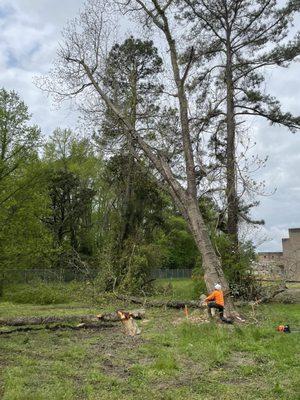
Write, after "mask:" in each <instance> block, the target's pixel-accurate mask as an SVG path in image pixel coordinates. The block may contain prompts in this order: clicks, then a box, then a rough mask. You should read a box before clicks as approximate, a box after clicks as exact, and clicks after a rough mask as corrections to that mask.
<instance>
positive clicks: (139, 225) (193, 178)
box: [3, 0, 300, 308]
mask: <svg viewBox="0 0 300 400" xmlns="http://www.w3.org/2000/svg"><path fill="white" fill-rule="evenodd" d="M299 8H300V6H299V2H298V1H292V0H290V1H286V2H285V4H281V3H280V2H279V1H277V0H259V1H255V2H249V1H239V0H215V1H212V2H209V3H208V2H206V1H204V0H195V1H188V0H186V1H179V2H172V1H166V2H164V1H157V0H149V1H143V0H131V1H130V2H126V3H124V4H123V3H122V2H112V3H110V2H104V1H101V0H89V1H87V3H86V5H85V7H84V8H83V10H82V11H81V12H80V13H79V15H78V17H77V18H76V19H75V20H74V21H73V22H72V23H70V24H69V25H68V26H67V27H66V29H65V30H64V33H63V43H62V45H61V46H60V49H59V51H58V54H57V60H56V63H55V65H54V68H53V69H52V71H51V72H50V75H49V76H48V77H44V78H41V80H40V81H39V82H38V84H39V86H40V87H41V88H42V89H44V90H46V91H48V92H50V93H51V94H53V95H54V97H55V99H56V100H58V101H59V100H63V99H66V98H74V97H76V98H77V103H78V104H79V108H80V111H81V112H82V115H83V116H84V117H85V119H86V121H88V123H89V125H90V126H92V129H93V137H94V143H92V142H91V141H90V140H86V139H84V135H83V136H82V137H76V136H75V135H74V134H72V133H71V132H69V131H61V130H57V131H56V132H55V133H54V134H53V136H52V137H51V138H49V139H48V140H47V143H46V144H45V145H44V149H43V151H42V152H38V150H37V148H35V147H34V146H31V145H30V137H29V136H28V135H27V136H28V138H27V137H26V138H27V139H26V140H27V141H28V145H26V146H25V147H24V151H25V150H26V154H25V153H24V157H23V161H22V162H18V163H17V164H16V167H15V168H14V167H12V169H9V168H8V170H7V171H8V172H7V173H6V175H5V173H4V178H3V185H4V184H5V181H7V183H8V186H9V188H10V189H11V185H9V178H8V177H9V176H10V177H11V178H14V179H13V182H14V184H15V182H17V180H16V176H17V174H18V172H19V173H20V172H21V170H22V171H23V174H20V175H22V177H23V179H25V178H24V177H25V176H26V174H29V172H28V171H30V168H29V166H30V165H31V162H28V160H29V159H30V157H32V158H33V159H34V160H35V162H36V163H37V165H36V166H35V167H34V168H33V173H34V171H35V172H36V171H37V166H38V170H39V171H40V178H39V179H37V178H36V179H33V178H32V177H31V176H30V175H28V176H27V179H28V181H29V182H30V185H27V186H26V184H25V183H24V184H23V186H22V184H21V182H20V183H19V185H20V188H21V187H24V186H25V187H26V190H32V199H31V202H30V204H33V196H34V195H36V190H35V189H34V188H33V186H34V182H35V181H36V180H37V181H38V183H37V188H38V193H39V197H40V200H41V204H42V205H43V207H44V208H42V210H41V211H43V212H42V214H43V215H39V229H40V230H41V231H40V235H39V238H40V237H43V238H44V240H45V243H44V245H43V246H41V250H40V253H39V256H42V253H43V251H45V249H47V251H46V253H47V255H48V260H47V262H48V263H49V265H51V266H52V267H63V266H66V265H71V266H73V267H76V266H78V265H77V264H78V263H79V264H80V263H84V262H87V263H88V264H89V265H96V266H98V267H99V268H102V275H103V277H104V278H103V281H104V282H105V285H104V286H105V287H106V288H112V287H115V286H116V285H118V286H124V287H138V288H142V287H143V285H145V283H146V282H147V279H148V278H147V277H149V271H150V270H151V268H152V267H153V266H154V265H155V267H158V266H167V265H170V266H177V265H179V264H180V267H185V266H187V265H191V266H195V265H197V264H198V265H199V266H201V268H202V272H201V273H202V274H204V278H205V282H206V285H207V287H208V289H211V288H212V287H213V285H214V283H215V282H216V281H218V282H221V283H222V285H223V288H224V289H225V291H229V286H228V279H229V285H231V286H232V285H233V284H235V283H238V284H239V285H241V282H242V281H243V282H244V283H245V282H246V286H247V284H248V282H247V279H248V278H249V276H250V275H249V273H248V271H249V270H250V269H251V268H250V267H251V265H250V264H251V260H252V259H253V248H252V246H251V245H249V244H248V243H243V242H242V241H241V237H240V235H239V232H240V227H241V226H242V223H248V224H257V223H262V221H252V220H251V216H250V210H251V208H252V207H253V206H255V205H256V204H257V198H256V194H257V191H258V189H259V183H257V182H255V181H254V180H253V179H252V178H251V174H250V170H249V159H248V156H247V151H248V150H249V147H250V146H251V132H250V134H249V131H248V126H247V121H246V118H247V117H249V116H258V117H263V118H266V119H267V120H269V121H270V122H271V124H280V125H283V126H285V127H287V128H289V129H290V130H291V131H295V130H297V129H298V128H299V126H300V121H299V118H298V117H294V116H293V115H291V114H290V113H289V112H286V111H282V109H281V106H280V103H279V102H278V101H277V99H275V98H274V97H272V96H270V95H268V94H267V93H266V92H265V90H263V88H262V86H263V82H264V68H266V67H268V66H284V67H287V66H288V65H289V64H290V63H291V62H293V61H294V60H295V59H296V58H297V56H298V55H299V51H300V45H299V43H300V40H299V34H296V35H294V36H291V35H290V28H291V26H292V23H293V19H294V17H295V15H296V13H297V12H298V11H299ZM122 13H123V14H124V13H125V14H126V15H127V14H129V15H130V16H132V17H133V18H134V21H135V23H137V24H138V25H139V26H143V28H144V29H145V30H148V29H150V30H151V31H152V32H155V33H157V34H158V35H159V41H158V42H157V46H158V47H156V46H155V44H154V42H153V41H149V40H147V39H145V38H143V39H140V38H134V37H131V36H130V37H127V38H126V39H125V40H123V41H122V42H120V43H116V39H115V36H114V35H112V32H113V29H112V28H113V26H114V23H115V16H116V15H118V16H119V17H120V16H121V15H122ZM154 38H156V36H155V35H154ZM162 48H165V49H166V50H167V57H166V55H165V54H162ZM23 108H24V106H23ZM25 108H26V107H25ZM26 112H27V111H26ZM25 117H26V118H25V123H28V119H29V116H28V113H27V114H26V116H25ZM28 129H29V128H28ZM3 132H5V128H4V130H3ZM5 135H6V134H4V135H3V138H4V142H3V143H5ZM31 136H32V135H31ZM35 143H36V144H37V141H36V142H35ZM4 149H5V145H4ZM13 154H14V153H13ZM22 154H23V153H22V152H21V153H20V156H21V155H22ZM29 154H30V157H29ZM251 160H253V158H251ZM251 162H253V161H251ZM254 162H257V163H258V165H259V164H260V163H261V161H260V160H259V159H258V158H254ZM4 163H5V162H4ZM41 182H44V184H41ZM29 188H30V189H29ZM17 193H18V195H21V193H24V191H22V190H21V189H20V190H16V193H14V194H12V195H9V194H4V200H3V201H4V203H5V202H7V201H9V200H11V201H13V199H15V196H16V194H17ZM28 196H29V192H28ZM6 198H8V200H5V199H6ZM28 198H29V197H28ZM42 199H43V200H42ZM22 204H23V203H22ZM24 205H25V202H24ZM36 210H38V207H37V208H36V209H34V210H32V212H34V211H35V214H34V215H37V214H38V212H36ZM4 214H5V213H4ZM15 215H16V220H17V219H18V218H17V216H19V215H20V213H19V214H18V213H17V212H16V213H15ZM34 215H33V216H32V218H33V219H34ZM28 221H29V219H28ZM35 221H36V223H37V220H35ZM21 231H22V230H21V229H20V232H21ZM4 235H6V236H5V237H8V236H7V234H5V233H4ZM174 240H178V241H179V242H180V245H179V243H177V245H174ZM183 242H184V243H183ZM47 244H48V246H50V247H48V248H47V247H46V245H47ZM181 246H182V248H184V251H183V252H182V253H183V254H185V257H183V258H182V259H180V257H179V254H177V250H178V249H180V248H181ZM36 249H38V247H36ZM187 249H188V251H187ZM17 254H19V253H16V256H17ZM10 259H12V258H10ZM179 260H180V262H179ZM100 265H101V267H100ZM229 306H230V304H229ZM229 308H230V307H229Z"/></svg>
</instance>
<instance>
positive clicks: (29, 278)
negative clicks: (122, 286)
mask: <svg viewBox="0 0 300 400" xmlns="http://www.w3.org/2000/svg"><path fill="white" fill-rule="evenodd" d="M99 273H101V271H100V270H99V269H97V268H89V269H84V270H80V269H78V270H77V269H71V268H67V269H66V268H64V269H50V268H48V269H10V270H7V271H3V272H0V281H2V283H5V284H10V283H30V282H33V281H37V280H38V281H41V282H44V283H47V282H49V283H50V282H61V283H62V282H71V281H89V280H93V279H95V278H96V276H97V275H98V274H99ZM151 275H152V278H153V279H180V278H191V276H192V269H154V270H153V271H152V274H151Z"/></svg>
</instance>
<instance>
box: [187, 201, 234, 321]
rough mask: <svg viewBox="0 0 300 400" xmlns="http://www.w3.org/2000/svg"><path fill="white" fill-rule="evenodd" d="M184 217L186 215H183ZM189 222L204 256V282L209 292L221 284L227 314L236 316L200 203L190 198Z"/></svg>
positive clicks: (188, 208) (188, 206) (188, 203)
mask: <svg viewBox="0 0 300 400" xmlns="http://www.w3.org/2000/svg"><path fill="white" fill-rule="evenodd" d="M183 216H184V214H183ZM186 216H187V222H188V225H189V227H190V230H191V232H192V234H193V237H194V240H195V243H196V246H197V248H198V249H199V252H200V254H201V256H202V265H203V269H204V280H205V283H206V286H207V289H208V290H209V291H212V290H213V289H214V286H215V284H216V283H219V284H221V286H222V289H223V291H224V293H225V297H226V312H227V313H229V314H234V313H235V310H234V306H233V302H232V299H231V298H230V296H229V293H230V289H229V286H228V283H227V279H226V278H225V275H224V272H223V270H222V267H221V262H220V259H219V258H218V257H217V255H216V252H215V250H214V248H213V245H212V242H211V239H210V236H209V232H208V229H207V227H206V225H205V222H204V220H203V217H202V214H201V211H200V209H199V204H198V201H197V200H195V199H193V198H190V199H189V200H188V202H187V207H186Z"/></svg>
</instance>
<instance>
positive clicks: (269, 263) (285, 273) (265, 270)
mask: <svg viewBox="0 0 300 400" xmlns="http://www.w3.org/2000/svg"><path fill="white" fill-rule="evenodd" d="M255 269H256V272H257V273H258V274H259V275H261V276H263V277H266V278H280V277H284V278H286V279H288V280H295V281H300V228H292V229H289V237H288V238H284V239H282V252H260V253H258V262H257V264H256V265H255Z"/></svg>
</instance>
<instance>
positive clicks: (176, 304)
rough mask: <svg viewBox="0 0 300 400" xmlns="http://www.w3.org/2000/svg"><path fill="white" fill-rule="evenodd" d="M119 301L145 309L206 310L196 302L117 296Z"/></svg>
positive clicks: (200, 302)
mask: <svg viewBox="0 0 300 400" xmlns="http://www.w3.org/2000/svg"><path fill="white" fill-rule="evenodd" d="M116 296H117V299H118V300H122V301H126V302H128V303H133V304H142V305H143V306H144V307H168V308H176V309H181V308H185V306H187V307H188V308H205V307H206V306H205V304H203V302H202V301H194V300H151V301H150V300H147V299H143V298H140V297H134V296H125V295H122V294H118V295H116Z"/></svg>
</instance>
